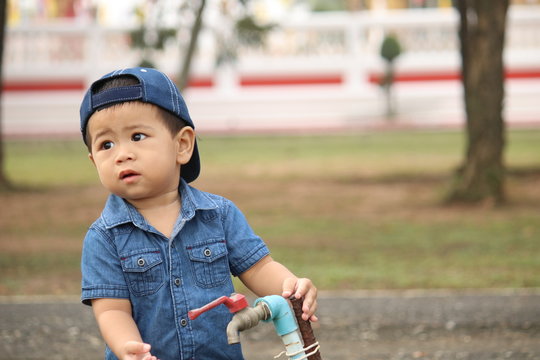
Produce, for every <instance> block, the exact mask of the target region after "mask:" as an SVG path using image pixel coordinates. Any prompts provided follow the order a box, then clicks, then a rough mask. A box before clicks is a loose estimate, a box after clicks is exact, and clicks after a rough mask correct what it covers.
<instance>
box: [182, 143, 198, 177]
mask: <svg viewBox="0 0 540 360" xmlns="http://www.w3.org/2000/svg"><path fill="white" fill-rule="evenodd" d="M200 172H201V161H200V158H199V148H198V146H197V140H195V145H194V147H193V154H192V155H191V159H190V160H189V161H188V163H187V164H185V165H182V168H181V169H180V176H181V177H182V179H184V180H185V181H186V182H187V183H190V182H192V181H194V180H195V179H197V177H199V173H200Z"/></svg>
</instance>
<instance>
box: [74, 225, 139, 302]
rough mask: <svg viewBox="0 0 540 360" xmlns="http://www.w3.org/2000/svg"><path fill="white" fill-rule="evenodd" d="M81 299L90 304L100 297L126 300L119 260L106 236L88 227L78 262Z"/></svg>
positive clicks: (127, 294) (125, 289) (124, 284)
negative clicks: (79, 262)
mask: <svg viewBox="0 0 540 360" xmlns="http://www.w3.org/2000/svg"><path fill="white" fill-rule="evenodd" d="M81 272H82V294H81V300H82V302H83V303H84V304H86V305H90V304H91V303H90V300H92V299H99V298H119V299H127V298H129V290H128V287H127V284H126V282H125V279H124V275H123V271H122V266H121V263H120V258H119V256H118V254H117V251H116V248H115V247H114V245H113V244H112V242H111V241H110V240H109V238H108V236H107V234H106V233H104V232H103V231H101V230H99V229H97V228H90V229H89V230H88V232H87V234H86V237H85V239H84V244H83V250H82V259H81Z"/></svg>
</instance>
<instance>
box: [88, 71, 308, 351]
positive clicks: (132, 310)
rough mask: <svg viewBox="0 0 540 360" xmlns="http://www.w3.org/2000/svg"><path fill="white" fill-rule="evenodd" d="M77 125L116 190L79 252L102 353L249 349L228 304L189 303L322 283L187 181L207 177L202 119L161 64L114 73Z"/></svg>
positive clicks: (299, 292)
mask: <svg viewBox="0 0 540 360" xmlns="http://www.w3.org/2000/svg"><path fill="white" fill-rule="evenodd" d="M80 115H81V132H82V135H83V140H84V142H85V144H86V145H87V147H88V150H89V157H90V160H91V161H92V163H93V164H94V165H95V167H96V169H97V172H98V175H99V178H100V180H101V182H102V184H103V185H104V186H105V188H106V189H107V190H109V191H110V192H111V194H110V196H109V198H108V200H107V203H106V205H105V208H104V210H103V212H102V214H101V216H100V218H99V219H98V220H96V222H94V224H92V225H91V227H90V228H89V230H88V233H87V235H86V237H85V240H84V246H83V254H82V264H81V268H82V297H81V298H82V301H83V303H84V304H87V305H92V307H93V311H94V315H95V317H96V320H97V323H98V325H99V328H100V330H101V333H102V335H103V337H104V339H105V342H106V343H107V348H106V359H144V360H146V359H156V358H161V359H163V360H172V359H232V360H239V359H242V358H243V357H242V353H241V349H240V346H239V345H228V344H227V341H226V332H225V329H226V326H227V324H228V322H229V321H230V319H231V316H232V315H231V314H230V313H229V311H228V309H227V308H226V307H224V306H221V307H218V308H216V309H214V310H212V311H210V312H208V313H205V314H203V315H201V317H200V318H198V319H197V320H195V321H190V320H189V318H188V316H187V312H188V311H189V310H191V309H195V308H198V307H201V306H202V305H205V304H207V303H209V302H210V301H212V300H214V299H216V298H218V297H220V296H223V295H230V294H231V293H232V292H234V289H233V285H232V281H231V277H230V275H231V274H232V275H234V276H238V277H239V278H240V280H241V281H242V282H243V283H244V284H245V285H246V286H247V287H248V288H249V289H250V290H252V291H253V292H254V293H255V294H257V295H258V296H264V295H269V294H280V295H282V296H284V297H290V296H292V295H294V296H295V297H297V298H301V297H304V303H303V315H302V316H303V318H304V319H305V320H308V319H310V320H311V321H316V320H317V318H316V316H315V315H314V313H315V310H316V307H317V301H316V294H317V289H316V288H315V286H314V285H313V284H312V283H311V281H310V280H309V279H299V278H297V277H296V276H295V275H293V274H292V273H291V272H290V271H289V270H288V269H287V268H285V267H284V266H283V265H281V264H279V263H277V262H275V261H274V260H273V259H272V258H271V257H270V255H269V251H268V249H267V247H266V246H265V244H264V243H263V241H262V240H261V239H260V238H259V237H258V236H256V235H255V234H254V233H253V231H252V229H251V228H250V227H249V225H248V224H247V222H246V220H245V218H244V216H243V215H242V213H241V212H240V211H239V210H238V209H237V208H236V206H235V205H234V204H233V203H231V202H230V201H228V200H226V199H224V198H222V197H220V196H217V195H213V194H208V193H205V192H202V191H200V190H197V189H195V188H193V187H191V186H189V185H188V183H190V182H191V181H193V180H195V179H196V178H197V176H198V175H199V170H200V162H199V154H198V150H197V142H196V139H195V132H194V124H193V122H192V120H191V118H190V116H189V113H188V109H187V107H186V104H185V102H184V100H183V99H182V96H181V95H180V93H179V92H178V89H177V88H176V86H175V85H174V84H173V82H172V81H171V80H170V79H169V78H168V77H167V76H166V75H164V74H163V73H161V72H159V71H157V70H155V69H146V68H132V69H124V70H118V71H115V72H112V73H110V74H107V75H105V76H104V77H103V78H101V79H100V80H98V81H96V82H94V84H92V86H91V87H90V89H89V90H88V91H87V93H86V94H85V97H84V99H83V102H82V104H81V109H80Z"/></svg>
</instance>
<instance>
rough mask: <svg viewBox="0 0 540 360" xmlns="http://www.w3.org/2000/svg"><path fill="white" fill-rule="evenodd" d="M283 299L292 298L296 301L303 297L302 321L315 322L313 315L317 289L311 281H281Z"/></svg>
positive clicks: (290, 279)
mask: <svg viewBox="0 0 540 360" xmlns="http://www.w3.org/2000/svg"><path fill="white" fill-rule="evenodd" d="M281 296H283V297H284V298H287V299H288V298H290V297H291V296H294V297H295V298H297V299H301V298H302V297H304V303H303V304H302V312H303V313H302V319H304V320H306V321H308V320H310V321H317V320H318V318H317V317H316V316H315V315H314V314H315V310H317V288H316V287H315V285H313V283H312V282H311V280H309V279H306V278H301V279H297V278H287V279H285V281H283V293H282V294H281Z"/></svg>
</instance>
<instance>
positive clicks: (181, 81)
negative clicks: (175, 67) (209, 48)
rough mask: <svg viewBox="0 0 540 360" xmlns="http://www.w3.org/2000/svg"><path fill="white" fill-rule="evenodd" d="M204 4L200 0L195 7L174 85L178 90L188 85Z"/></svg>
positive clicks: (203, 0) (204, 2)
mask: <svg viewBox="0 0 540 360" xmlns="http://www.w3.org/2000/svg"><path fill="white" fill-rule="evenodd" d="M205 6H206V0H200V3H199V8H198V9H197V14H196V17H195V21H194V23H193V27H192V29H191V37H190V39H189V44H188V48H187V51H186V52H185V54H184V57H183V58H184V61H183V62H182V68H181V70H180V74H179V75H178V80H177V81H176V85H177V86H178V88H179V89H180V91H182V90H184V89H185V88H186V87H187V86H188V82H189V75H190V69H191V60H192V59H193V55H195V49H196V48H197V40H198V39H199V33H200V32H201V29H202V18H203V14H204V8H205Z"/></svg>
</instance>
